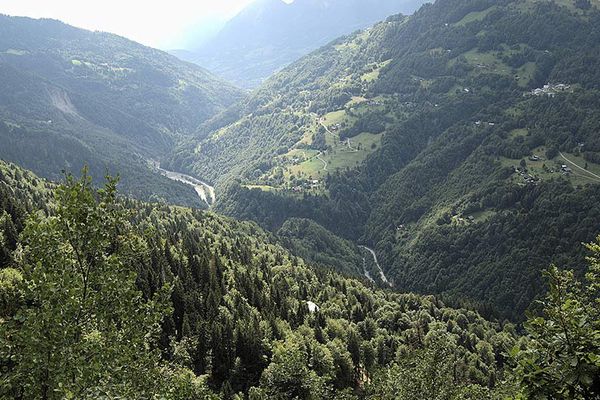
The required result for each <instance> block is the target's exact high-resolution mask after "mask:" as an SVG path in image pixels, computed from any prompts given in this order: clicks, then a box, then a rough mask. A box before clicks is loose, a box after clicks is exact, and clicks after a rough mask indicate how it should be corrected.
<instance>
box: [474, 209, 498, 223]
mask: <svg viewBox="0 0 600 400" xmlns="http://www.w3.org/2000/svg"><path fill="white" fill-rule="evenodd" d="M495 214H496V212H495V211H492V210H483V211H476V212H474V213H472V214H471V215H467V218H468V217H473V218H474V220H473V222H476V223H477V222H485V221H487V220H488V219H490V218H491V217H493V216H494V215H495Z"/></svg>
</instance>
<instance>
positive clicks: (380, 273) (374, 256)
mask: <svg viewBox="0 0 600 400" xmlns="http://www.w3.org/2000/svg"><path fill="white" fill-rule="evenodd" d="M358 247H360V248H363V249H365V250H367V251H368V252H369V253H371V255H372V256H373V260H374V261H375V265H376V266H377V269H378V270H379V276H380V277H381V280H382V281H383V283H385V284H386V285H388V286H389V287H392V283H391V282H390V281H389V280H388V278H387V277H386V276H385V274H384V272H383V269H382V268H381V265H379V262H378V261H377V254H375V250H373V249H370V248H368V247H367V246H358ZM363 268H364V264H363ZM364 270H365V271H364V272H365V276H366V277H367V279H370V280H371V281H372V280H373V278H371V275H370V274H369V272H368V271H367V270H366V268H364Z"/></svg>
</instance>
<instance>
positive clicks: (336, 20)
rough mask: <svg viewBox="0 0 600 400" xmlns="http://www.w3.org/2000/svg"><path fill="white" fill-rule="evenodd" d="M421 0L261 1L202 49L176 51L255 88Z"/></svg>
mask: <svg viewBox="0 0 600 400" xmlns="http://www.w3.org/2000/svg"><path fill="white" fill-rule="evenodd" d="M423 2H424V1H423V0H402V1H397V0H396V1H391V0H368V1H364V0H360V1H359V0H352V1H348V0H346V1H341V0H334V1H331V0H329V1H323V0H296V1H294V2H291V3H290V4H288V3H286V2H283V1H282V0H258V1H255V2H254V3H252V4H250V5H249V6H248V7H247V8H245V9H244V10H242V12H240V13H239V14H238V15H237V16H235V17H234V18H233V19H232V20H231V21H229V22H228V23H227V24H226V25H225V27H224V28H223V29H222V30H221V31H220V32H219V33H218V34H217V36H216V37H215V38H213V39H211V40H209V41H208V43H206V44H204V45H202V46H201V47H200V48H198V49H189V50H191V51H186V52H178V53H175V54H177V55H179V56H180V57H183V58H184V59H187V60H189V61H194V62H196V63H198V64H199V65H203V66H205V67H207V68H209V69H210V70H211V71H214V72H216V73H217V74H219V75H221V76H223V77H225V78H227V79H228V80H230V81H232V82H235V83H236V84H238V85H240V86H243V87H255V86H257V85H258V84H259V83H260V82H261V81H263V80H264V79H266V78H267V77H268V76H270V75H271V74H273V73H274V72H276V71H278V70H279V69H281V68H282V67H284V66H286V65H287V64H289V63H291V62H292V61H294V60H296V59H298V58H300V57H302V56H303V55H305V54H308V53H309V52H311V51H313V50H315V49H316V48H318V47H320V46H322V45H324V44H326V43H327V42H329V41H330V40H333V39H335V38H337V37H339V36H342V35H346V34H348V33H351V32H353V31H355V30H357V29H363V28H365V27H367V26H369V25H371V24H373V23H375V22H377V21H379V20H382V19H384V18H386V17H387V16H389V15H392V14H396V13H399V12H402V13H407V14H409V13H412V12H413V11H414V10H415V9H417V8H418V7H419V6H420V5H421V4H423Z"/></svg>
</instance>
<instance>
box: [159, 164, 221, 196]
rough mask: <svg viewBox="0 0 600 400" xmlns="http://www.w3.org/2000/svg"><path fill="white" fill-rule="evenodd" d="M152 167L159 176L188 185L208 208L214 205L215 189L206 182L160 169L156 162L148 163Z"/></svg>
mask: <svg viewBox="0 0 600 400" xmlns="http://www.w3.org/2000/svg"><path fill="white" fill-rule="evenodd" d="M150 163H151V164H152V166H153V167H154V168H155V169H156V170H157V171H158V172H160V174H161V175H163V176H166V177H167V178H169V179H171V180H173V181H177V182H182V183H185V184H186V185H190V186H192V187H193V188H194V190H195V191H196V193H197V194H198V197H200V199H201V200H202V201H203V202H205V203H206V204H207V205H208V206H209V207H210V206H211V205H213V204H214V203H215V201H216V200H217V197H216V195H215V188H214V187H212V186H210V185H209V184H208V183H206V182H202V181H201V180H200V179H197V178H194V177H193V176H190V175H186V174H182V173H181V172H173V171H167V170H166V169H163V168H161V167H160V163H159V162H158V161H154V160H152V161H150Z"/></svg>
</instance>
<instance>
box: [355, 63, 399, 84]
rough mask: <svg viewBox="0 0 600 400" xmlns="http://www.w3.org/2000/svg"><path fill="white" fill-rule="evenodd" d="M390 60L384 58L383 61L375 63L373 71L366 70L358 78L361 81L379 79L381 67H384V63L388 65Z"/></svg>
mask: <svg viewBox="0 0 600 400" xmlns="http://www.w3.org/2000/svg"><path fill="white" fill-rule="evenodd" d="M391 61H392V60H386V61H384V62H381V63H379V64H375V65H374V68H373V71H371V72H367V73H365V74H363V75H362V76H361V77H360V79H361V80H362V81H363V82H367V83H368V82H373V81H376V80H377V79H379V74H380V73H381V69H382V68H384V67H385V66H386V65H388V64H389V63H390V62H391Z"/></svg>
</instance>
